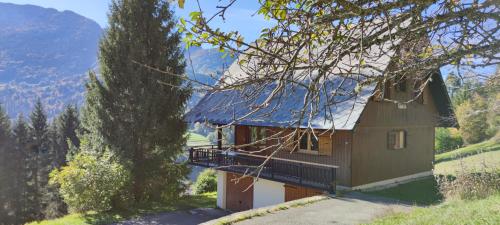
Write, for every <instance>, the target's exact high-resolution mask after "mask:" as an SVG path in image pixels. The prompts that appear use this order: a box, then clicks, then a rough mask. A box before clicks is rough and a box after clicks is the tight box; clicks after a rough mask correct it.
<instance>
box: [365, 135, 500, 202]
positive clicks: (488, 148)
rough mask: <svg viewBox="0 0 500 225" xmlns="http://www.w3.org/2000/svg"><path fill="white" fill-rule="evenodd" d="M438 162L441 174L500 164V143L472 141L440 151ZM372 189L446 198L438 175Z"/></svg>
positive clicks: (405, 197) (404, 196) (412, 198)
mask: <svg viewBox="0 0 500 225" xmlns="http://www.w3.org/2000/svg"><path fill="white" fill-rule="evenodd" d="M436 162H437V163H436V164H435V166H434V174H440V175H455V174H456V171H459V170H461V169H462V166H465V168H466V169H468V170H471V169H481V168H482V167H483V165H487V166H488V167H490V168H500V144H499V143H495V142H493V141H485V142H481V143H478V144H474V145H469V146H467V147H463V148H459V149H456V150H453V151H450V152H446V153H443V154H439V155H436ZM368 193H369V194H374V195H379V196H383V197H388V198H394V199H399V200H402V201H406V202H410V203H416V204H419V205H432V204H437V203H440V202H441V201H442V200H443V197H442V196H441V195H440V194H439V190H438V187H437V183H436V181H435V179H434V177H429V178H426V179H423V180H418V181H413V182H409V183H406V184H401V185H398V186H396V187H392V188H388V189H384V190H379V191H373V192H368Z"/></svg>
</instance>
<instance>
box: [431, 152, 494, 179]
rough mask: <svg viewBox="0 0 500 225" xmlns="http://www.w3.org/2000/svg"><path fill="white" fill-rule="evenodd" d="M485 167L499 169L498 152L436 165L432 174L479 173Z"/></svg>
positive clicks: (484, 153)
mask: <svg viewBox="0 0 500 225" xmlns="http://www.w3.org/2000/svg"><path fill="white" fill-rule="evenodd" d="M485 167H486V168H497V169H500V151H491V152H483V153H479V154H477V155H471V156H468V157H465V158H459V159H455V160H449V161H444V162H441V163H438V164H436V165H435V166H434V174H441V175H456V174H457V172H459V171H463V170H465V171H480V170H481V169H482V168H485Z"/></svg>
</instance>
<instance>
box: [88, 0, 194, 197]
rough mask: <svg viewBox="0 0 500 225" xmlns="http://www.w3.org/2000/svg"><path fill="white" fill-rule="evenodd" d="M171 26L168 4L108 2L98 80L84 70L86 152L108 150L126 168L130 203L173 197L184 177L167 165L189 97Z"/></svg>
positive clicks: (180, 142)
mask: <svg viewBox="0 0 500 225" xmlns="http://www.w3.org/2000/svg"><path fill="white" fill-rule="evenodd" d="M175 24H176V21H175V20H174V17H173V12H172V11H171V9H170V5H169V2H168V1H161V0H146V1H144V0H131V1H118V0H116V1H113V2H112V4H111V6H110V13H109V27H108V29H107V32H106V34H105V35H104V37H103V38H102V40H101V42H100V50H99V63H100V70H101V74H100V79H97V77H96V76H95V75H94V74H92V73H91V74H90V81H89V83H88V84H87V96H86V105H85V106H84V110H83V118H82V127H83V130H84V135H83V136H85V138H84V139H85V140H87V141H88V143H87V144H88V146H90V147H88V148H87V149H88V150H89V152H94V153H96V154H99V153H102V152H100V151H102V149H104V148H107V149H109V151H110V152H111V153H112V154H113V155H114V156H116V157H117V162H118V163H120V164H122V165H123V166H125V167H126V169H127V170H128V171H130V176H131V180H132V183H131V186H130V187H126V189H128V190H127V191H128V192H127V193H131V195H132V196H131V197H132V199H133V200H134V202H135V203H137V204H139V203H144V202H150V201H162V200H165V199H173V198H176V197H178V196H179V194H180V193H182V192H183V190H184V188H185V186H184V184H183V180H184V179H185V178H186V176H187V174H188V170H187V167H186V166H185V165H183V164H177V163H176V162H175V160H176V159H177V158H178V156H179V155H180V154H181V153H182V148H183V146H184V144H185V142H186V138H185V136H184V135H185V133H186V128H187V126H186V124H185V122H184V121H183V115H184V112H185V109H184V107H185V105H186V102H187V100H188V98H189V96H190V88H189V86H187V85H185V84H184V83H183V77H182V76H180V75H181V74H184V67H185V63H184V56H183V54H182V51H181V50H180V34H179V33H178V32H176V31H175ZM162 71H167V74H165V73H164V72H162ZM172 74H174V75H172ZM101 78H102V79H101ZM124 137H126V138H124ZM91 145H92V146H91ZM123 191H125V190H123Z"/></svg>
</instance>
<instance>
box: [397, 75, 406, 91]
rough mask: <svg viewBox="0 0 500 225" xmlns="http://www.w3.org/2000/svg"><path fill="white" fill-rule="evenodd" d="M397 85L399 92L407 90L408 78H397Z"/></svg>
mask: <svg viewBox="0 0 500 225" xmlns="http://www.w3.org/2000/svg"><path fill="white" fill-rule="evenodd" d="M396 82H397V85H396V90H397V91H399V92H406V86H407V85H406V78H405V77H401V78H400V79H397V80H396Z"/></svg>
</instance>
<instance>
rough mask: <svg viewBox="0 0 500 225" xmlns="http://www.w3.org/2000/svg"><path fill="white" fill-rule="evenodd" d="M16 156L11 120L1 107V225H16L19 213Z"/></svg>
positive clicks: (0, 106)
mask: <svg viewBox="0 0 500 225" xmlns="http://www.w3.org/2000/svg"><path fill="white" fill-rule="evenodd" d="M14 156H15V149H14V148H12V135H11V128H10V122H9V118H8V117H7V115H6V113H5V111H4V110H3V107H2V105H0V184H1V185H0V224H14V223H15V217H16V216H17V213H18V210H17V208H18V206H19V204H18V201H17V199H16V192H17V189H16V186H17V178H16V177H15V176H14V174H15V169H16V168H15V165H16V164H15V161H13V160H15V158H13V157H14Z"/></svg>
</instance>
